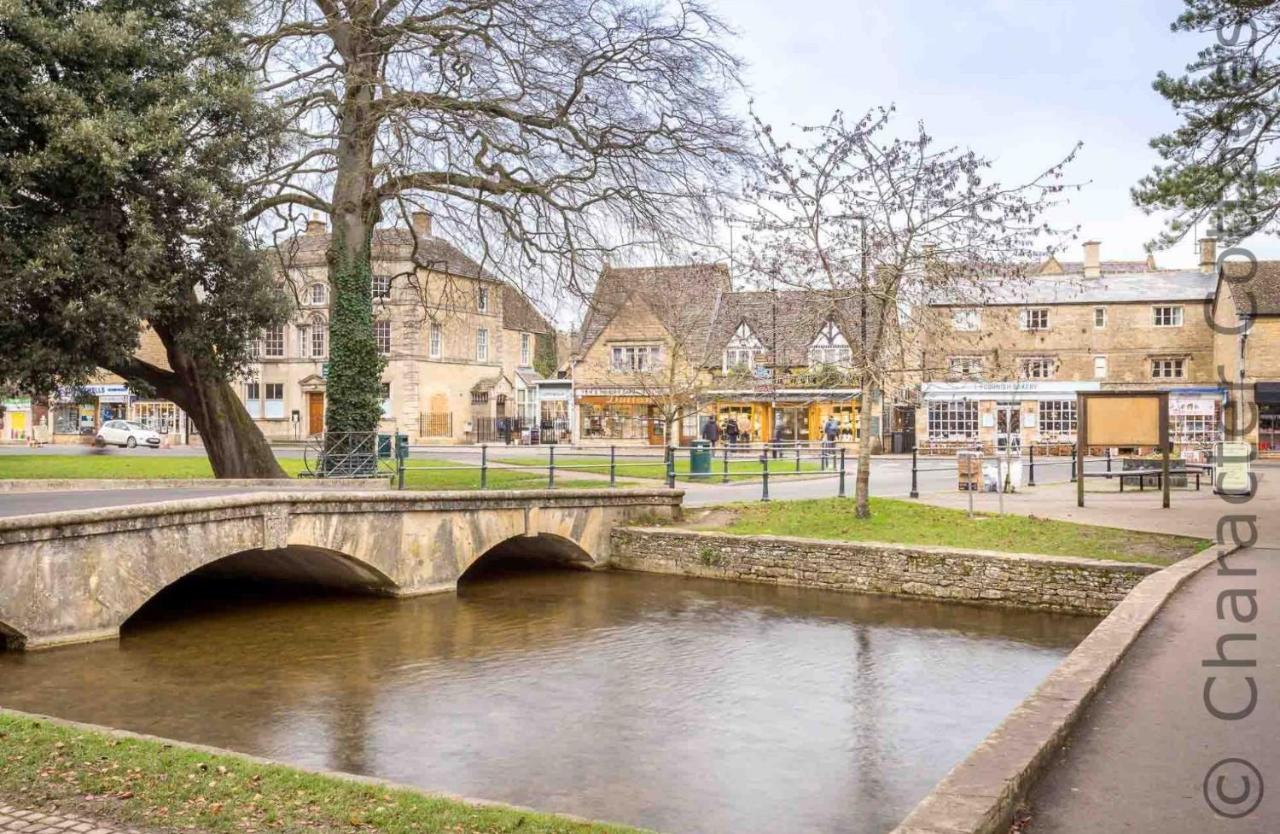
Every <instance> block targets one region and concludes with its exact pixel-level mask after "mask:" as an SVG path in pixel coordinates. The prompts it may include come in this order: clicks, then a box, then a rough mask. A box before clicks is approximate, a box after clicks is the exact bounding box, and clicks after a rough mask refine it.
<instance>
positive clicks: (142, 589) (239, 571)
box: [0, 489, 683, 648]
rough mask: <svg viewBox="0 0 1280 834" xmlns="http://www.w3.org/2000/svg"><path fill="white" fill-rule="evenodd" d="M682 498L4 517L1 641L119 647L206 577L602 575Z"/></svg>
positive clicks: (410, 592) (382, 498) (440, 580)
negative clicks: (614, 549) (183, 582)
mask: <svg viewBox="0 0 1280 834" xmlns="http://www.w3.org/2000/svg"><path fill="white" fill-rule="evenodd" d="M682 495H683V493H681V492H679V491H673V490H644V489H626V490H538V491H518V492H517V491H494V492H483V493H478V492H436V493H404V492H400V493H375V492H288V493H278V492H263V493H251V494H240V495H234V496H220V497H213V498H192V499H185V500H178V501H168V502H164V503H157V504H144V505H134V506H126V507H112V508H108V509H95V510H77V511H73V512H60V513H48V514H43V515H29V516H21V517H14V518H4V519H0V635H3V637H4V639H5V642H7V643H8V644H9V645H10V646H11V647H18V648H40V647H47V646H55V645H60V644H65V643H79V642H88V641H92V640H104V639H111V638H115V637H117V636H118V635H119V632H120V626H121V624H123V623H124V622H125V620H127V619H128V618H129V617H130V616H132V615H133V613H134V612H136V611H137V610H138V609H139V608H141V607H142V605H143V604H145V603H146V602H147V601H148V600H150V599H151V598H152V597H154V596H155V595H156V594H157V593H159V592H160V591H161V590H163V589H164V588H166V587H167V586H169V585H170V584H172V583H174V582H176V581H177V580H179V579H181V578H182V577H184V576H187V575H188V574H190V573H192V572H194V571H197V570H205V571H206V572H209V571H214V572H216V571H222V572H230V573H235V574H236V575H249V576H260V577H264V578H279V579H291V580H301V581H308V582H312V583H315V584H320V585H330V586H337V587H346V588H355V589H361V590H368V591H372V592H375V593H382V594H389V595H394V596H414V595H418V594H427V593H433V592H439V591H448V590H453V589H454V588H456V586H457V581H458V578H459V577H460V576H461V575H462V574H463V573H464V572H465V571H466V570H467V568H469V567H470V566H471V565H472V564H474V563H475V562H476V561H477V560H478V559H480V558H481V557H482V556H484V555H485V554H487V553H490V552H495V551H496V552H501V551H502V550H503V549H509V550H515V548H514V547H513V545H515V544H519V545H520V547H519V548H518V550H519V552H521V553H531V554H534V555H536V556H538V557H540V558H544V559H552V560H556V561H563V562H569V563H575V564H579V565H582V566H585V567H592V568H596V567H604V566H606V565H607V564H608V561H609V531H610V529H611V528H612V527H613V526H614V525H615V524H617V523H620V522H626V521H637V520H644V519H661V518H672V517H675V516H677V515H678V514H679V512H680V501H681V496H682Z"/></svg>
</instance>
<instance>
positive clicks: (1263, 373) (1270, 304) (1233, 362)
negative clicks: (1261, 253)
mask: <svg viewBox="0 0 1280 834" xmlns="http://www.w3.org/2000/svg"><path fill="white" fill-rule="evenodd" d="M1213 322H1214V335H1213V338H1214V356H1215V366H1216V367H1215V368H1214V374H1215V375H1216V376H1217V378H1218V380H1219V381H1220V383H1221V384H1223V385H1224V386H1225V387H1226V390H1227V400H1228V405H1227V412H1226V429H1227V433H1228V434H1229V435H1230V436H1232V437H1233V438H1239V439H1242V440H1247V441H1248V442H1249V443H1251V444H1254V446H1255V447H1256V448H1257V450H1258V453H1259V454H1261V455H1268V456H1272V455H1277V454H1280V261H1258V262H1257V263H1255V264H1250V263H1247V262H1239V261H1233V262H1229V263H1228V264H1227V265H1226V266H1225V267H1224V268H1223V270H1222V273H1221V274H1220V275H1219V277H1218V282H1217V291H1216V292H1215V294H1214V303H1213Z"/></svg>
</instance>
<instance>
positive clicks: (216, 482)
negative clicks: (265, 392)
mask: <svg viewBox="0 0 1280 834" xmlns="http://www.w3.org/2000/svg"><path fill="white" fill-rule="evenodd" d="M191 487H202V488H204V489H216V488H220V487H253V488H263V487H277V488H281V489H363V490H375V489H390V488H391V480H390V478H389V477H378V478H4V479H0V492H96V491H98V490H103V489H187V488H191Z"/></svg>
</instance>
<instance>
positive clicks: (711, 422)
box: [702, 417, 720, 446]
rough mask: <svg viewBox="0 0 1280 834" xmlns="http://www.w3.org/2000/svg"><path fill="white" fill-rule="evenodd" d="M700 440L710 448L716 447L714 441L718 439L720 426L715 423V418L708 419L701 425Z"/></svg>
mask: <svg viewBox="0 0 1280 834" xmlns="http://www.w3.org/2000/svg"><path fill="white" fill-rule="evenodd" d="M702 439H703V440H705V441H707V442H708V443H710V444H711V445H712V446H714V445H716V441H717V440H719V439H720V424H719V423H717V422H716V418H715V417H708V418H707V421H706V422H705V423H703V424H702Z"/></svg>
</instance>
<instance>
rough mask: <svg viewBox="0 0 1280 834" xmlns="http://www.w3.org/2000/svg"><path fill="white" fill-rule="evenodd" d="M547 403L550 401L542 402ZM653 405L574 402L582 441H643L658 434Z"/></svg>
mask: <svg viewBox="0 0 1280 834" xmlns="http://www.w3.org/2000/svg"><path fill="white" fill-rule="evenodd" d="M544 405H550V403H544ZM652 411H653V406H650V405H639V404H630V403H607V404H606V403H603V402H590V401H583V402H580V403H579V404H578V414H579V421H580V423H579V425H580V428H581V432H582V439H583V440H643V441H649V440H650V439H651V437H652V436H653V435H657V436H659V437H661V426H660V425H654V423H655V421H656V418H655V417H654V416H653V414H652Z"/></svg>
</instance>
